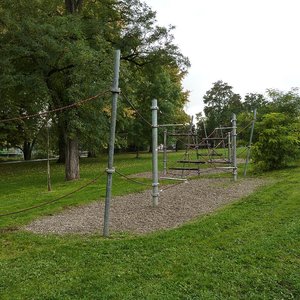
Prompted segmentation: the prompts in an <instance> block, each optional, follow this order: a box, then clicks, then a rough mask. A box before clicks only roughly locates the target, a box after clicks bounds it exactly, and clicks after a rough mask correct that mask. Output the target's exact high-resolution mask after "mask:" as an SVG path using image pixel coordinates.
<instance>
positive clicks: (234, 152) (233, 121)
mask: <svg viewBox="0 0 300 300" xmlns="http://www.w3.org/2000/svg"><path fill="white" fill-rule="evenodd" d="M231 122H232V164H233V180H234V181H237V161H236V115H235V114H232V121H231Z"/></svg>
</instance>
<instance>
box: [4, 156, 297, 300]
mask: <svg viewBox="0 0 300 300" xmlns="http://www.w3.org/2000/svg"><path fill="white" fill-rule="evenodd" d="M179 155H182V154H177V157H176V154H172V155H170V159H171V160H173V161H174V160H176V158H178V156H179ZM115 165H116V167H117V168H118V170H119V171H120V172H122V173H124V174H133V173H138V172H144V171H148V170H149V169H150V166H151V160H150V156H149V155H147V154H143V155H142V158H140V159H135V158H134V155H118V156H116V163H115ZM105 167H106V162H105V160H104V159H103V160H101V159H86V160H83V161H82V163H81V179H80V180H79V181H77V182H68V183H67V182H64V172H63V166H60V165H56V164H55V163H53V164H52V165H51V170H52V184H53V191H52V192H50V193H48V192H47V185H46V163H45V162H41V163H22V164H13V165H0V174H1V175H0V188H1V195H0V211H1V213H6V212H11V211H15V210H18V209H23V208H26V207H29V206H32V205H35V204H37V203H43V202H44V201H48V200H51V199H53V198H55V197H58V196H60V195H63V194H65V193H68V192H70V191H72V190H74V189H76V188H78V187H80V186H81V185H83V184H85V183H87V182H89V181H90V180H91V179H93V178H95V177H97V176H98V175H99V174H103V175H102V177H101V179H100V180H99V181H98V182H96V183H94V184H92V185H90V186H88V187H87V188H86V189H84V190H81V191H80V192H78V193H76V194H74V195H72V196H70V197H67V198H65V199H62V200H60V201H57V202H55V203H52V204H51V205H49V206H44V207H41V208H39V209H36V210H32V211H27V212H24V213H22V214H18V215H12V216H7V217H2V218H0V230H1V239H0V240H1V253H0V299H300V272H299V269H300V218H299V216H300V189H299V182H300V167H299V162H298V165H297V166H293V167H290V168H288V169H285V170H282V171H276V172H272V173H268V174H264V175H263V176H264V177H268V178H272V179H274V180H272V181H270V182H272V183H270V184H269V185H268V186H266V187H263V188H260V189H259V190H258V191H257V192H255V193H254V194H252V195H251V196H249V197H247V198H244V199H241V200H240V201H238V202H235V203H233V204H231V205H228V206H226V207H225V208H223V209H220V210H218V211H217V212H215V213H213V214H210V215H207V216H204V217H200V218H199V219H197V220H195V221H193V222H190V223H189V224H186V225H184V226H182V227H181V228H178V229H174V230H170V231H165V232H164V231H161V232H157V233H155V234H150V235H146V236H133V235H129V234H115V235H113V236H112V237H111V238H109V239H104V238H102V237H101V235H100V234H99V235H93V236H76V235H68V236H63V237H60V236H55V235H48V236H39V235H34V234H31V233H27V232H23V231H18V230H15V229H16V227H18V226H19V225H22V224H26V223H28V222H29V221H30V220H33V219H35V218H37V217H39V216H41V215H46V214H52V213H55V212H57V211H59V210H61V209H63V208H64V207H66V206H68V205H78V204H83V203H87V202H90V201H93V200H95V199H99V197H103V196H104V193H105V190H104V188H105V173H104V170H105ZM223 176H224V175H223ZM261 176H262V175H261ZM138 180H141V179H138ZM145 182H149V183H150V181H145ZM125 183H126V184H125ZM143 188H145V187H144V186H141V185H135V184H134V183H130V182H127V181H125V179H123V178H120V177H118V176H114V188H113V191H114V194H115V195H117V194H124V193H130V192H134V191H138V190H141V189H143Z"/></svg>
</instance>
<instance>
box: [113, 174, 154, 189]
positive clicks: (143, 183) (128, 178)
mask: <svg viewBox="0 0 300 300" xmlns="http://www.w3.org/2000/svg"><path fill="white" fill-rule="evenodd" d="M115 172H116V173H117V174H118V175H119V176H121V177H124V178H125V179H127V180H128V181H132V182H134V183H137V184H141V185H146V186H149V187H150V186H152V185H150V184H148V183H145V182H141V181H137V180H134V179H132V178H130V177H128V176H127V175H125V174H122V173H121V172H119V171H117V170H115Z"/></svg>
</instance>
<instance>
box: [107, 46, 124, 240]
mask: <svg viewBox="0 0 300 300" xmlns="http://www.w3.org/2000/svg"><path fill="white" fill-rule="evenodd" d="M120 57H121V52H120V50H116V51H115V58H114V79H113V86H112V89H111V92H112V108H111V123H110V140H109V152H108V166H107V169H106V173H107V182H106V196H105V209H104V227H103V236H106V237H107V236H109V209H110V200H111V187H112V175H113V173H114V172H115V169H114V167H113V163H114V150H115V133H116V119H117V101H118V95H119V93H120V89H119V71H120Z"/></svg>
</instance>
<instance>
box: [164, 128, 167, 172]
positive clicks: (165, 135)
mask: <svg viewBox="0 0 300 300" xmlns="http://www.w3.org/2000/svg"><path fill="white" fill-rule="evenodd" d="M167 134H168V131H167V129H164V173H163V174H164V176H166V175H167Z"/></svg>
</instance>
